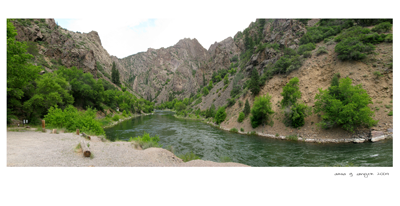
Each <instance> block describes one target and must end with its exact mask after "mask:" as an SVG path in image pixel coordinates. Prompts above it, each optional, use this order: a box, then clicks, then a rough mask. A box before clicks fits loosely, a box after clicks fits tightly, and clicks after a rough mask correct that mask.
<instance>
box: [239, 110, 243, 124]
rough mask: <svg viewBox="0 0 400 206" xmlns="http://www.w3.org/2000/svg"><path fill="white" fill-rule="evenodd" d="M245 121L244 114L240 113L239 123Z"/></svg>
mask: <svg viewBox="0 0 400 206" xmlns="http://www.w3.org/2000/svg"><path fill="white" fill-rule="evenodd" d="M243 120H244V113H243V112H240V113H239V117H238V122H243Z"/></svg>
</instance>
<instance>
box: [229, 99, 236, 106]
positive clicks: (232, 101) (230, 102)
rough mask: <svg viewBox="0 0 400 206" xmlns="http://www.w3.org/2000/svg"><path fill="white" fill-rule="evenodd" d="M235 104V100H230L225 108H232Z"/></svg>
mask: <svg viewBox="0 0 400 206" xmlns="http://www.w3.org/2000/svg"><path fill="white" fill-rule="evenodd" d="M235 103H236V100H235V99H234V98H230V99H228V103H227V106H228V107H230V106H233V105H235Z"/></svg>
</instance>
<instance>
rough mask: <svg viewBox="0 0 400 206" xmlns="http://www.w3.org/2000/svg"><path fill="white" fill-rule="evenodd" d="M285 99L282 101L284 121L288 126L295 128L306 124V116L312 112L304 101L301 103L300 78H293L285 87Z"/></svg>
mask: <svg viewBox="0 0 400 206" xmlns="http://www.w3.org/2000/svg"><path fill="white" fill-rule="evenodd" d="M281 95H282V96H283V99H282V101H281V105H282V109H283V110H284V114H285V118H284V123H285V125H286V126H292V127H294V128H297V127H301V126H303V125H304V123H305V122H304V118H305V117H307V116H308V115H310V114H311V108H310V107H308V106H307V105H305V104H304V103H299V102H298V100H299V99H300V98H301V92H300V90H299V79H298V78H297V77H294V78H292V79H291V80H290V81H289V82H288V83H287V84H286V85H285V86H284V87H283V92H282V93H281Z"/></svg>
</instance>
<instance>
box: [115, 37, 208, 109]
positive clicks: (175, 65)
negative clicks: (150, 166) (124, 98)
mask: <svg viewBox="0 0 400 206" xmlns="http://www.w3.org/2000/svg"><path fill="white" fill-rule="evenodd" d="M207 57H208V54H207V50H206V49H204V48H203V47H202V46H201V44H200V43H199V42H198V41H197V40H196V39H182V40H180V41H179V42H178V43H177V44H175V45H174V46H172V47H168V48H161V49H151V48H149V49H148V50H147V52H142V53H138V54H135V55H132V56H128V57H126V58H123V59H120V60H119V63H120V64H121V65H122V67H124V68H126V70H127V71H129V75H127V76H126V77H127V78H125V79H124V81H128V82H129V84H130V85H132V89H133V90H134V91H135V92H137V93H139V94H141V95H142V96H144V97H148V98H151V99H155V100H157V102H161V101H168V98H169V96H170V94H173V95H177V96H182V97H183V96H185V97H186V96H189V95H190V94H192V93H196V89H197V88H198V87H199V85H198V83H197V82H196V81H195V80H194V76H195V74H196V73H197V71H198V69H199V68H200V67H201V65H202V64H204V62H205V60H206V59H207Z"/></svg>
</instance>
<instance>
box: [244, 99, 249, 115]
mask: <svg viewBox="0 0 400 206" xmlns="http://www.w3.org/2000/svg"><path fill="white" fill-rule="evenodd" d="M243 113H244V115H245V116H247V115H249V114H250V104H249V100H248V99H246V103H245V104H244V109H243Z"/></svg>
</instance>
